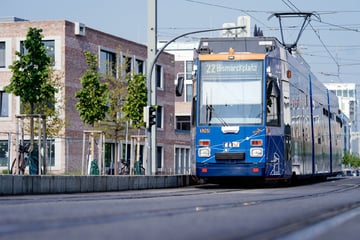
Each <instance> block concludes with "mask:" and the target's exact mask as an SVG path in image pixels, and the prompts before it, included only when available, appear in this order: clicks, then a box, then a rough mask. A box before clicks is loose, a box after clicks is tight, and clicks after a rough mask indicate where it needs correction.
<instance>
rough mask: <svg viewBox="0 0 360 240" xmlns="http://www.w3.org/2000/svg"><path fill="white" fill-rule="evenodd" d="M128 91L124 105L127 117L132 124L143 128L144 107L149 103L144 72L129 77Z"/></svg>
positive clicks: (123, 108)
mask: <svg viewBox="0 0 360 240" xmlns="http://www.w3.org/2000/svg"><path fill="white" fill-rule="evenodd" d="M127 81H128V92H127V95H126V101H125V104H124V106H123V107H122V110H123V112H124V113H125V118H127V119H129V120H132V125H133V126H134V127H136V128H141V127H143V126H144V125H145V122H144V117H143V108H144V107H145V106H146V105H147V87H146V78H145V76H144V75H143V74H135V75H133V77H132V78H128V80H127Z"/></svg>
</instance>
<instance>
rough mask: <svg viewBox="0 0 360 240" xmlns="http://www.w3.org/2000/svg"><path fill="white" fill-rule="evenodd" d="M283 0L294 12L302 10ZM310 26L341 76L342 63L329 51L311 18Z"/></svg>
mask: <svg viewBox="0 0 360 240" xmlns="http://www.w3.org/2000/svg"><path fill="white" fill-rule="evenodd" d="M282 2H283V3H284V4H285V5H286V6H288V7H289V8H290V9H291V10H292V11H293V12H296V11H297V12H300V9H299V8H297V7H296V6H295V5H294V4H293V3H292V2H291V1H290V0H287V2H288V3H289V4H290V5H291V6H290V5H289V4H287V3H286V2H285V0H282ZM309 26H310V27H311V29H312V30H313V32H314V33H315V35H316V36H317V38H318V39H319V41H320V43H321V45H322V46H323V47H324V49H325V50H326V52H327V53H328V54H329V56H330V58H331V59H332V60H333V61H334V63H335V64H336V66H337V73H338V74H337V77H340V76H339V75H340V64H339V62H338V60H337V59H336V58H335V57H334V56H333V54H332V53H331V52H330V51H329V49H328V47H327V46H326V44H325V43H324V41H323V40H322V39H321V37H320V34H319V33H318V32H317V31H316V30H315V28H314V26H313V25H312V24H311V22H310V20H309Z"/></svg>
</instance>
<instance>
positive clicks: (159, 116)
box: [156, 106, 163, 128]
mask: <svg viewBox="0 0 360 240" xmlns="http://www.w3.org/2000/svg"><path fill="white" fill-rule="evenodd" d="M162 109H163V107H162V106H157V108H156V127H158V128H162V115H163V113H162V112H163V111H162Z"/></svg>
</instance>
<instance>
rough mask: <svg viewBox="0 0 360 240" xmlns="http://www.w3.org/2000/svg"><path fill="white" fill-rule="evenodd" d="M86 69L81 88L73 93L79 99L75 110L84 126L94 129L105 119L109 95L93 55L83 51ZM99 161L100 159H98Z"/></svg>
mask: <svg viewBox="0 0 360 240" xmlns="http://www.w3.org/2000/svg"><path fill="white" fill-rule="evenodd" d="M84 55H85V61H86V63H87V65H88V69H87V70H86V71H85V73H84V74H83V75H82V77H81V78H80V83H81V86H82V88H81V89H80V90H79V91H77V92H76V93H75V97H76V98H78V99H79V101H78V102H77V103H76V106H75V107H76V110H77V111H78V112H79V114H80V118H81V119H82V120H83V122H84V123H85V124H89V125H91V126H92V127H94V124H95V123H97V122H99V121H102V120H104V119H105V116H106V112H107V111H108V109H109V106H108V99H109V93H108V88H107V86H106V84H104V83H100V73H99V68H98V61H97V57H96V55H95V54H93V53H91V52H89V51H84ZM90 138H91V160H92V161H93V162H95V159H94V156H95V153H94V151H95V136H94V134H91V136H90ZM99 160H100V159H99Z"/></svg>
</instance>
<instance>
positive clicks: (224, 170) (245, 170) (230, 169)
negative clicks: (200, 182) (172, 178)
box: [196, 164, 265, 177]
mask: <svg viewBox="0 0 360 240" xmlns="http://www.w3.org/2000/svg"><path fill="white" fill-rule="evenodd" d="M196 175H197V176H198V177H264V176H265V166H264V165H263V164H197V165H196Z"/></svg>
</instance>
